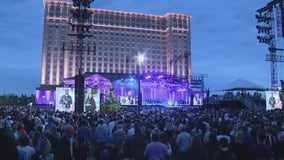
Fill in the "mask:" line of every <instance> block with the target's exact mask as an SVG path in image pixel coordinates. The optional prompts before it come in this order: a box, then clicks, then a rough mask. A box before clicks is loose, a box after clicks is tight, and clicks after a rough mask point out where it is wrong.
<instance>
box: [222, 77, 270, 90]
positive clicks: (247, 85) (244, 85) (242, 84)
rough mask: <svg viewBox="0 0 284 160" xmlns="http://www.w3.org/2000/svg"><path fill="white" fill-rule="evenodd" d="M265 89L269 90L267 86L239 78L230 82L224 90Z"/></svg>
mask: <svg viewBox="0 0 284 160" xmlns="http://www.w3.org/2000/svg"><path fill="white" fill-rule="evenodd" d="M253 90H254V91H265V90H267V89H266V88H265V87H263V86H261V85H258V84H255V83H253V82H250V81H247V80H244V79H237V80H235V81H233V82H231V83H229V84H228V85H227V86H226V87H225V88H224V89H222V91H253Z"/></svg>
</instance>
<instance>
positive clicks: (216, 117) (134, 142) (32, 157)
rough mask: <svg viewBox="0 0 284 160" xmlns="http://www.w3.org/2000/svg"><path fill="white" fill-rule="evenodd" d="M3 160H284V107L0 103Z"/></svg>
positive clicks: (0, 136)
mask: <svg viewBox="0 0 284 160" xmlns="http://www.w3.org/2000/svg"><path fill="white" fill-rule="evenodd" d="M0 128H1V129H0V159H9V160H53V159H54V160H87V159H88V160H91V159H93V160H144V159H145V160H222V159H226V160H258V159H265V160H266V159H267V160H272V159H275V160H281V159H282V160H283V159H284V152H283V148H284V112H283V110H280V109H275V110H269V111H266V110H258V111H252V110H248V109H230V108H209V107H208V108H202V107H200V108H176V109H171V110H165V109H164V110H155V111H153V110H148V111H143V112H141V113H137V112H135V111H127V110H123V111H118V112H115V113H109V114H106V113H100V112H93V113H80V114H79V113H68V112H59V111H55V110H54V109H50V108H40V107H9V106H3V107H1V108H0Z"/></svg>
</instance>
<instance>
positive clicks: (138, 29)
mask: <svg viewBox="0 0 284 160" xmlns="http://www.w3.org/2000/svg"><path fill="white" fill-rule="evenodd" d="M43 2H44V8H45V12H44V32H43V43H42V64H41V65H42V66H41V85H43V86H44V85H61V84H62V83H63V80H64V78H69V77H74V76H75V75H76V73H78V65H79V64H81V65H82V66H81V68H82V70H83V73H84V72H98V73H123V74H128V73H131V74H132V73H137V72H138V68H139V69H140V73H147V72H163V73H166V74H169V75H178V76H183V77H188V78H190V77H191V74H192V72H191V30H190V29H191V27H190V18H191V16H190V15H186V14H177V13H166V14H165V15H152V14H142V13H133V12H122V11H113V10H104V9H97V8H92V9H91V12H92V15H91V17H90V18H89V19H88V20H87V21H86V23H85V24H86V26H88V27H86V30H85V33H86V34H87V35H88V36H86V38H84V42H83V46H84V49H83V52H82V57H81V58H82V61H81V63H79V62H78V59H80V58H79V57H80V55H79V52H78V51H77V49H76V46H77V45H78V44H77V39H76V36H72V34H75V33H76V28H74V27H72V25H70V24H72V23H73V22H74V20H73V19H72V16H71V13H70V9H71V8H72V7H73V5H72V2H70V1H67V0H44V1H43ZM139 54H143V55H144V56H145V57H146V59H145V60H144V61H143V63H142V64H141V66H138V61H137V58H136V57H137V55H139Z"/></svg>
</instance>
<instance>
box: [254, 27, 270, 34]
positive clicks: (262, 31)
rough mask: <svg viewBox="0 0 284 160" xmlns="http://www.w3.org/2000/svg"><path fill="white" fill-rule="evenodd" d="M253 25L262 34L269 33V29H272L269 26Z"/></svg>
mask: <svg viewBox="0 0 284 160" xmlns="http://www.w3.org/2000/svg"><path fill="white" fill-rule="evenodd" d="M255 27H256V29H257V30H258V33H264V34H270V33H271V29H272V28H271V27H268V26H259V25H256V26H255Z"/></svg>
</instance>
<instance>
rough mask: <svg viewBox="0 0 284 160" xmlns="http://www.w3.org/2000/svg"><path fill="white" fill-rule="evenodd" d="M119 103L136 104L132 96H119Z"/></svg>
mask: <svg viewBox="0 0 284 160" xmlns="http://www.w3.org/2000/svg"><path fill="white" fill-rule="evenodd" d="M120 105H125V106H128V105H137V103H136V99H135V97H134V96H120Z"/></svg>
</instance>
